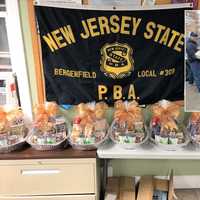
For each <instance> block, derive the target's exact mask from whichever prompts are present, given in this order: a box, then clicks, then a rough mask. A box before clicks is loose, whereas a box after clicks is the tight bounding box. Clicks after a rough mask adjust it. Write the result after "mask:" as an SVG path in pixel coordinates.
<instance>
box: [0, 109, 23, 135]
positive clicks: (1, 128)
mask: <svg viewBox="0 0 200 200" xmlns="http://www.w3.org/2000/svg"><path fill="white" fill-rule="evenodd" d="M9 108H10V107H9ZM23 117H24V114H23V112H22V110H21V109H20V108H19V107H17V106H13V107H11V108H10V109H9V110H6V109H5V108H4V106H1V107H0V134H4V133H6V132H8V131H9V130H10V128H11V126H12V125H15V122H16V121H17V120H18V119H23Z"/></svg>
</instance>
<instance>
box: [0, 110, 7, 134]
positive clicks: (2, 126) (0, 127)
mask: <svg viewBox="0 0 200 200" xmlns="http://www.w3.org/2000/svg"><path fill="white" fill-rule="evenodd" d="M7 130H8V120H7V114H6V112H5V111H4V108H3V107H0V134H3V133H5V132H6V131H7Z"/></svg>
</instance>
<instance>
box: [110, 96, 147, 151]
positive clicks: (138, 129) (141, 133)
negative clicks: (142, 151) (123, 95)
mask: <svg viewBox="0 0 200 200" xmlns="http://www.w3.org/2000/svg"><path fill="white" fill-rule="evenodd" d="M109 136H110V138H111V140H112V141H113V142H114V143H116V144H118V145H119V146H121V147H122V148H127V149H129V148H130V149H131V148H135V147H136V146H138V145H140V144H143V143H144V142H145V141H146V140H147V139H148V136H147V132H146V127H145V124H144V118H143V114H142V109H141V108H140V107H139V105H138V103H137V102H136V101H131V102H128V101H125V102H123V101H121V100H119V101H116V102H115V111H114V118H113V122H112V124H111V127H110V129H109Z"/></svg>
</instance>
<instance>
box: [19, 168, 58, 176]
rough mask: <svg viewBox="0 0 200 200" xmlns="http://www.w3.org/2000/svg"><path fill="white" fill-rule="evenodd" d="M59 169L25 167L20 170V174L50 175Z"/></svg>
mask: <svg viewBox="0 0 200 200" xmlns="http://www.w3.org/2000/svg"><path fill="white" fill-rule="evenodd" d="M59 173H60V170H59V169H25V170H21V174H22V175H24V176H32V175H51V174H59Z"/></svg>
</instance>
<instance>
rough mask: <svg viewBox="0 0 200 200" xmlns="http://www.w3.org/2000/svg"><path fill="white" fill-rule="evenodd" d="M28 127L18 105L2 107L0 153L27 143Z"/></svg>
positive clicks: (0, 110)
mask: <svg viewBox="0 0 200 200" xmlns="http://www.w3.org/2000/svg"><path fill="white" fill-rule="evenodd" d="M27 133H28V129H27V127H26V125H25V120H24V114H23V112H22V110H21V108H19V107H18V106H10V105H6V106H1V107H0V153H7V152H11V151H14V150H17V149H19V148H21V147H22V145H23V144H24V143H25V138H26V136H27Z"/></svg>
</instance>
